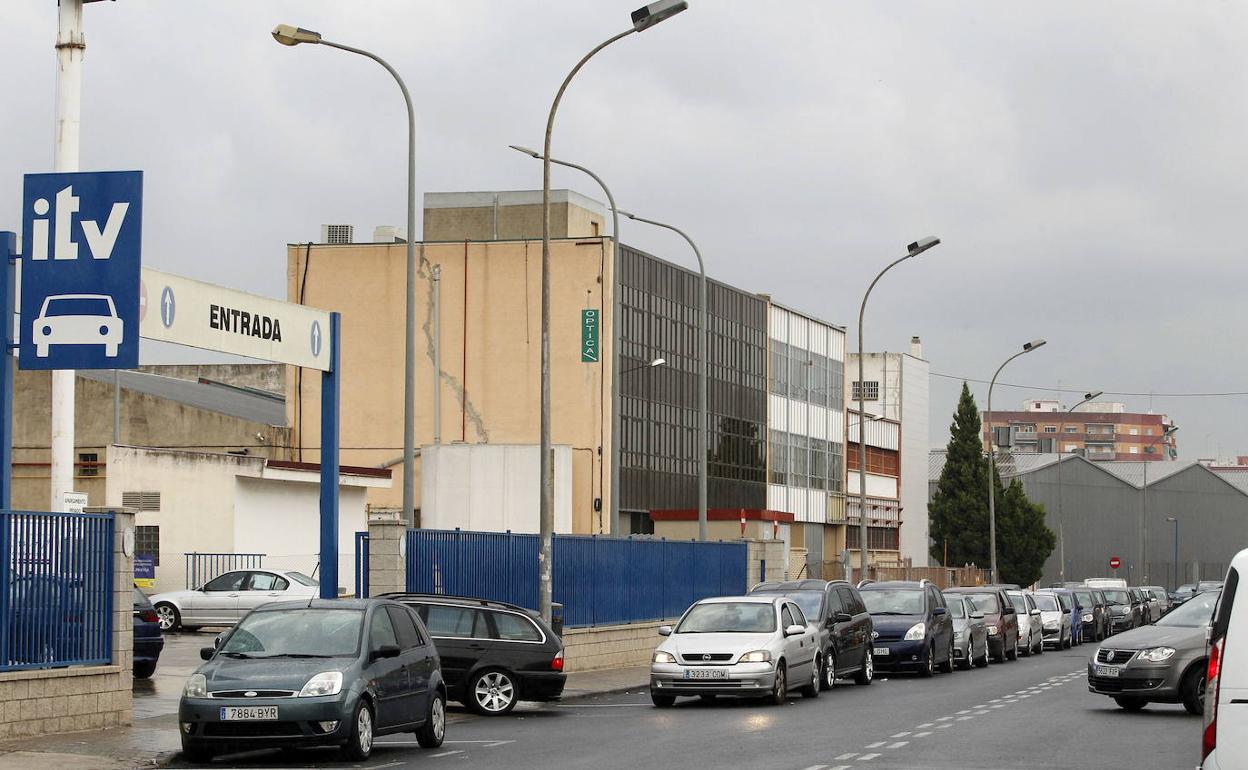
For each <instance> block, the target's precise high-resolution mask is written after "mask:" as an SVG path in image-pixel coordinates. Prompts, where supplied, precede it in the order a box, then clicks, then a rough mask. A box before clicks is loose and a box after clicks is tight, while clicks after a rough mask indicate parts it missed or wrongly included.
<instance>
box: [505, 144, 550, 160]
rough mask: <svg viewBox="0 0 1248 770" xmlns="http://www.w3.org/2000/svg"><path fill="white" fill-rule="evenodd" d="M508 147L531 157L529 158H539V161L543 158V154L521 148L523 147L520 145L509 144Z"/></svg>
mask: <svg viewBox="0 0 1248 770" xmlns="http://www.w3.org/2000/svg"><path fill="white" fill-rule="evenodd" d="M507 146H508V147H510V148H511V149H513V150H515V151H516V152H522V153H524V154H525V155H528V156H529V157H531V158H537V159H538V160H541V158H542V154H541V153H540V152H538V151H537V150H533V149H530V148H528V147H521V146H520V145H518V144H509V145H507Z"/></svg>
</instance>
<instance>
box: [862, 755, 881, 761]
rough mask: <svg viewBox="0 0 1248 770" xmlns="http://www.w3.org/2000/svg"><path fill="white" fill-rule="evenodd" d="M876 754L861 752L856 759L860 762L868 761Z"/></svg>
mask: <svg viewBox="0 0 1248 770" xmlns="http://www.w3.org/2000/svg"><path fill="white" fill-rule="evenodd" d="M878 756H879V754H863V755H862V756H861V757H858V760H859V761H860V762H870V761H871V760H873V759H875V758H876V757H878Z"/></svg>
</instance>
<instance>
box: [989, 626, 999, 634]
mask: <svg viewBox="0 0 1248 770" xmlns="http://www.w3.org/2000/svg"><path fill="white" fill-rule="evenodd" d="M988 635H989V636H996V635H997V627H996V626H988Z"/></svg>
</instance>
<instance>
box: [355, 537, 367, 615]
mask: <svg viewBox="0 0 1248 770" xmlns="http://www.w3.org/2000/svg"><path fill="white" fill-rule="evenodd" d="M355 598H357V599H367V598H368V533H367V532H356V533H355Z"/></svg>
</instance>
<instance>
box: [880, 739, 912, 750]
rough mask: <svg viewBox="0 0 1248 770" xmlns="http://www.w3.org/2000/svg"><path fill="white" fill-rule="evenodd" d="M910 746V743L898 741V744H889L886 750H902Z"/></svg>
mask: <svg viewBox="0 0 1248 770" xmlns="http://www.w3.org/2000/svg"><path fill="white" fill-rule="evenodd" d="M909 745H910V741H897V742H896V743H890V744H888V746H887V747H886V748H890V749H900V748H901V747H902V746H909Z"/></svg>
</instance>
